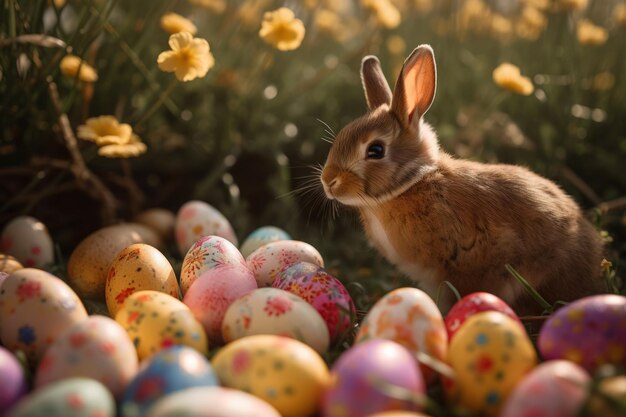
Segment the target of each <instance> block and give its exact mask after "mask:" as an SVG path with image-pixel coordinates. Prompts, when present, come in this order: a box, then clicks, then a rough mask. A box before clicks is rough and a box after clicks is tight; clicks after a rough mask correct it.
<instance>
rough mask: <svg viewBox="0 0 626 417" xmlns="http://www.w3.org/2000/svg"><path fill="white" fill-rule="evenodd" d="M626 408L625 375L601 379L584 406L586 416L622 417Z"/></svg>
mask: <svg viewBox="0 0 626 417" xmlns="http://www.w3.org/2000/svg"><path fill="white" fill-rule="evenodd" d="M623 410H626V375H613V376H609V377H607V378H604V379H602V380H601V381H600V382H599V383H598V385H597V387H596V388H595V389H594V390H592V392H591V395H590V396H589V401H588V403H587V404H586V406H585V411H586V413H585V414H583V415H586V416H601V417H623V416H624V413H623Z"/></svg>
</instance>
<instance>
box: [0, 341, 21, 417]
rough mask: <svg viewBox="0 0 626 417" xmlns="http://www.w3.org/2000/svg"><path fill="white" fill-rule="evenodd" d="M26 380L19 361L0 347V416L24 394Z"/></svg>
mask: <svg viewBox="0 0 626 417" xmlns="http://www.w3.org/2000/svg"><path fill="white" fill-rule="evenodd" d="M26 391H27V386H26V378H25V377H24V371H23V370H22V366H21V365H20V363H19V361H18V360H17V358H15V356H13V354H12V353H11V352H9V351H8V350H7V349H5V348H3V347H2V346H0V416H1V415H4V412H5V411H8V410H9V409H10V408H11V407H12V406H13V404H15V403H16V402H17V400H19V399H20V398H21V397H22V396H23V395H24V394H26Z"/></svg>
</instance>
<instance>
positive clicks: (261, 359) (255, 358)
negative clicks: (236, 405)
mask: <svg viewBox="0 0 626 417" xmlns="http://www.w3.org/2000/svg"><path fill="white" fill-rule="evenodd" d="M212 363H213V367H214V368H215V371H216V372H217V375H218V377H219V379H220V381H221V382H222V384H223V385H224V386H226V387H230V388H235V389H238V390H242V391H246V392H249V393H250V394H252V395H255V396H257V397H259V398H261V399H262V400H265V401H267V402H268V403H269V404H271V405H272V406H274V407H275V408H276V410H278V412H279V413H280V415H281V416H283V417H304V416H310V415H312V414H313V413H315V412H316V411H317V409H318V408H319V405H320V400H321V398H322V394H323V392H324V390H325V389H326V388H327V386H328V384H329V373H328V367H327V366H326V363H325V362H324V360H323V359H322V357H321V356H320V355H319V354H318V353H317V352H315V351H314V350H313V349H311V348H310V347H309V346H307V345H305V344H303V343H301V342H299V341H297V340H294V339H291V338H287V337H281V336H275V335H256V336H248V337H244V338H243V339H239V340H236V341H234V342H232V343H229V344H228V345H226V346H225V347H223V348H222V349H220V350H219V351H218V352H217V354H216V355H215V356H214V357H213V360H212ZM233 415H236V414H233Z"/></svg>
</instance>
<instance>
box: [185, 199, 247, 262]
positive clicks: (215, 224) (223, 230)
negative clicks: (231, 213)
mask: <svg viewBox="0 0 626 417" xmlns="http://www.w3.org/2000/svg"><path fill="white" fill-rule="evenodd" d="M175 233H176V244H177V245H178V250H179V251H180V254H181V255H184V254H186V253H187V251H189V248H190V247H191V245H193V244H194V243H195V242H196V241H197V240H198V239H200V238H201V237H202V236H209V235H215V236H220V237H223V238H224V239H226V240H228V241H230V242H231V243H232V244H233V245H235V246H237V236H235V231H234V230H233V227H232V226H231V225H230V222H229V221H228V219H227V218H226V217H224V215H223V214H222V213H220V212H219V211H218V210H217V209H216V208H215V207H213V206H212V205H210V204H207V203H205V202H204V201H197V200H194V201H189V202H187V203H185V204H184V205H183V206H182V207H181V208H180V210H178V214H177V215H176V228H175Z"/></svg>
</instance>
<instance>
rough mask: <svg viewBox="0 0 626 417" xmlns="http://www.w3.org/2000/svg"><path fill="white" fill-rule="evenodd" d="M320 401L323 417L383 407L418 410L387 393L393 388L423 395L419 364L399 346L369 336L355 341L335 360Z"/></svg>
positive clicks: (355, 416) (353, 415)
mask: <svg viewBox="0 0 626 417" xmlns="http://www.w3.org/2000/svg"><path fill="white" fill-rule="evenodd" d="M331 381H332V383H331V385H330V387H329V388H328V390H327V391H326V393H325V395H324V399H323V402H322V416H323V417H340V416H350V417H365V416H369V415H371V414H375V413H380V412H383V411H391V410H403V411H419V410H420V407H419V406H418V405H417V404H415V403H413V402H409V401H404V400H400V399H398V398H394V397H392V396H391V395H390V391H392V390H394V389H396V390H397V388H401V389H403V390H406V391H409V392H411V393H413V394H416V395H425V394H424V392H425V383H424V379H423V377H422V374H421V371H420V369H419V365H418V363H417V361H416V360H415V358H414V357H413V355H412V354H411V353H410V352H409V351H408V350H407V349H406V348H405V347H403V346H401V345H399V344H398V343H395V342H392V341H390V340H383V339H373V340H369V341H367V342H363V343H360V344H358V345H355V346H354V347H353V348H352V349H350V350H348V351H346V352H344V353H343V355H341V357H340V358H339V359H338V360H337V362H336V363H335V365H334V366H333V368H332V371H331Z"/></svg>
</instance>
